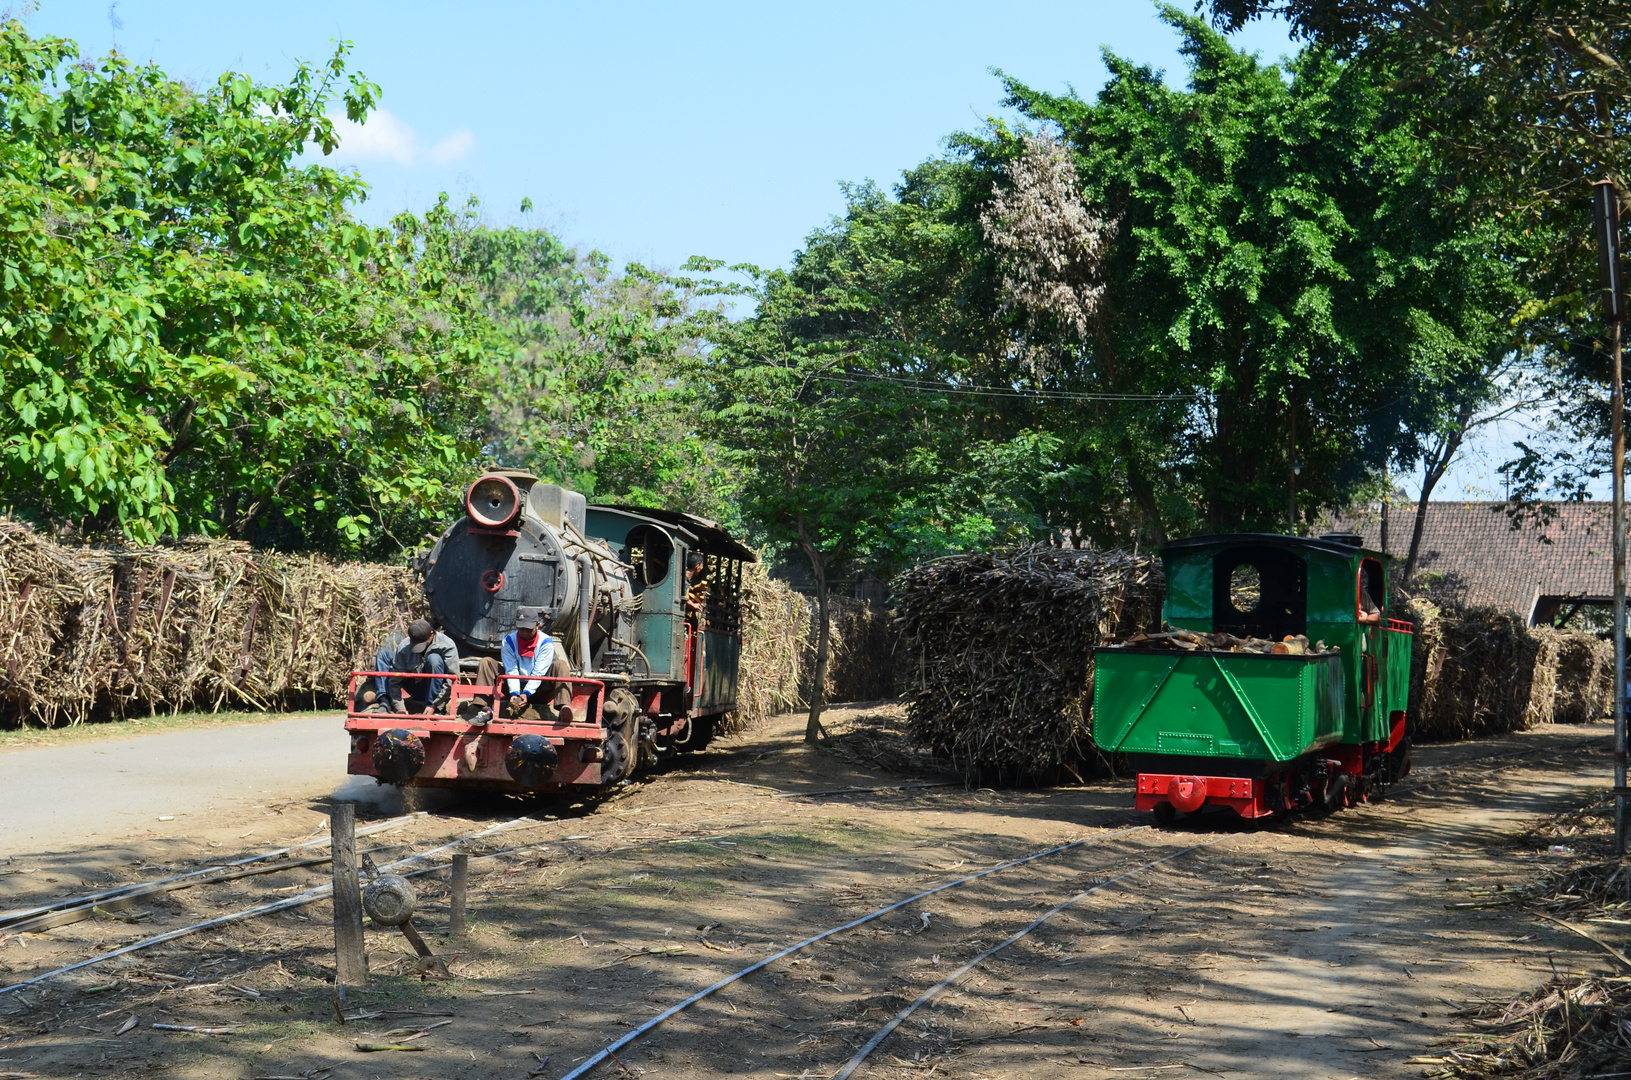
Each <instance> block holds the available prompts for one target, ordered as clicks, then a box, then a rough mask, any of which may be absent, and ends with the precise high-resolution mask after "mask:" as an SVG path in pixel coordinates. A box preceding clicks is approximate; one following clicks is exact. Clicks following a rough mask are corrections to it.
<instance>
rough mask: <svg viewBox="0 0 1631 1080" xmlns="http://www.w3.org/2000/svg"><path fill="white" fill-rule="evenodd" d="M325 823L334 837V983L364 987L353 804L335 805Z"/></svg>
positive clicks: (365, 973)
mask: <svg viewBox="0 0 1631 1080" xmlns="http://www.w3.org/2000/svg"><path fill="white" fill-rule="evenodd" d="M328 823H329V834H330V836H331V837H332V838H333V839H332V848H331V850H330V854H331V855H332V856H333V864H332V865H333V868H334V981H335V982H336V983H337V984H339V985H340V986H367V985H368V954H367V952H365V951H364V949H363V938H362V889H361V887H360V886H359V885H358V884H357V807H356V804H355V803H339V804H337V805H336V806H335V807H334V812H333V814H331V815H330V817H329V819H328Z"/></svg>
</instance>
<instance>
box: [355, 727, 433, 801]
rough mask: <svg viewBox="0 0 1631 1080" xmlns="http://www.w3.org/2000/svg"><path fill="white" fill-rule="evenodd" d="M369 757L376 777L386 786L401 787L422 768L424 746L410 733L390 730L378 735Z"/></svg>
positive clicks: (417, 737) (397, 729) (398, 729)
mask: <svg viewBox="0 0 1631 1080" xmlns="http://www.w3.org/2000/svg"><path fill="white" fill-rule="evenodd" d="M369 757H370V758H372V759H373V762H374V774H375V775H376V776H378V777H379V778H380V779H381V780H383V781H385V782H386V783H387V784H395V785H396V786H398V787H401V786H402V785H403V784H406V783H407V782H408V781H409V780H412V779H413V778H414V776H416V775H417V774H418V772H419V770H420V769H421V768H423V767H424V765H425V744H424V743H422V742H420V741H419V736H417V735H415V734H414V733H413V732H411V731H404V730H403V729H401V728H392V729H391V730H390V731H382V732H380V733H379V736H378V737H377V738H376V739H375V740H374V748H373V749H372V750H370V751H369Z"/></svg>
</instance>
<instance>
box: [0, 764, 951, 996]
mask: <svg viewBox="0 0 1631 1080" xmlns="http://www.w3.org/2000/svg"><path fill="white" fill-rule="evenodd" d="M949 786H954V785H952V784H950V783H946V782H931V783H922V784H889V785H884V786H880V787H867V788H834V789H830V790H825V791H807V792H806V791H780V790H776V789H770V790H767V791H765V792H763V793H761V794H755V795H739V796H733V797H731V798H727V799H705V800H697V801H692V802H683V803H659V804H656V805H653V806H643V807H630V808H627V809H619V808H615V807H614V808H609V809H608V810H606V811H605V812H606V813H612V814H619V815H623V816H633V815H638V814H650V813H657V812H660V811H671V810H679V809H694V808H698V807H705V806H720V805H728V804H734V803H744V802H759V801H763V800H766V799H798V798H833V797H840V796H845V795H866V794H872V795H876V794H902V795H903V794H906V793H908V792H911V791H917V790H923V789H927V788H935V787H949ZM422 816H424V815H423V813H416V814H409V815H404V816H402V817H398V818H391V819H388V820H386V821H381V822H375V823H374V824H372V825H368V826H365V827H364V828H362V829H358V830H357V832H358V835H364V834H365V833H366V834H368V835H374V834H377V833H380V832H385V831H388V830H390V829H393V828H399V827H401V826H403V825H405V824H407V823H408V822H410V821H412V820H414V819H415V818H418V817H422ZM587 816H588V815H571V816H567V815H561V816H553V817H535V816H532V815H523V816H521V817H517V818H512V819H511V820H509V821H504V822H500V823H498V824H496V825H492V826H489V827H488V828H485V829H481V830H478V831H477V832H474V833H470V834H467V835H464V836H460V837H456V838H454V839H452V840H449V841H446V842H444V843H442V844H440V845H439V846H437V847H433V848H431V849H430V850H429V851H424V852H420V853H418V854H415V855H410V856H408V857H406V858H403V859H398V860H395V861H393V862H390V863H387V864H385V865H383V866H380V867H377V869H378V871H379V872H380V873H396V874H400V875H401V876H403V877H419V876H422V875H425V874H432V873H436V872H438V871H441V870H444V869H446V868H447V864H445V863H440V862H438V863H435V864H432V865H426V863H427V862H429V861H430V860H432V859H433V858H434V857H435V856H437V855H442V854H447V855H449V856H451V855H452V854H453V853H454V852H455V851H456V850H457V849H459V848H463V847H467V846H469V845H471V844H473V843H475V842H477V841H480V840H484V839H486V838H488V837H490V836H493V835H496V834H498V833H501V832H507V831H509V830H511V829H517V828H526V827H529V826H534V827H536V826H548V825H560V824H566V823H573V822H579V821H582V820H583V818H584V817H587ZM744 824H753V822H752V821H749V822H746V823H744ZM623 835H624V834H619V833H615V832H603V833H599V834H597V835H596V837H595V838H596V839H601V838H605V839H613V840H615V839H620V838H622V836H623ZM329 842H330V840H329V838H328V837H322V838H319V839H315V840H311V841H306V842H303V843H301V844H296V845H292V846H289V847H284V848H279V849H277V850H275V851H271V852H267V853H264V854H262V855H255V856H246V857H243V858H240V859H235V860H231V861H229V862H226V863H222V864H218V865H216V866H212V867H205V868H203V869H200V870H197V871H191V872H189V873H187V874H180V875H175V876H173V877H169V878H159V879H156V880H154V881H148V882H137V883H133V884H131V885H127V886H122V887H121V888H119V889H111V890H105V891H103V892H100V893H95V894H91V895H88V896H74V897H66V898H63V899H62V900H59V901H56V902H54V903H51V904H46V905H43V906H39V907H33V908H27V909H24V910H22V911H19V912H12V913H10V914H9V915H7V916H6V917H5V919H6V920H7V921H3V922H0V931H10V933H12V934H17V933H25V932H32V930H34V929H48V928H50V927H52V926H59V925H65V924H67V923H71V922H76V921H79V920H81V919H84V918H88V917H90V916H91V915H93V914H95V909H96V908H97V907H100V906H101V905H103V904H108V903H122V902H125V901H129V900H134V899H139V898H142V897H147V896H154V895H158V894H160V893H164V892H172V891H176V890H179V889H186V888H193V887H196V886H201V885H214V884H223V883H226V882H229V881H236V880H239V879H241V878H244V877H247V876H250V875H251V874H269V873H276V872H279V871H286V870H296V869H302V868H307V867H311V866H315V865H320V864H324V863H327V862H329V858H328V857H327V856H324V857H322V858H313V859H301V860H296V861H292V862H282V863H276V864H272V865H269V866H262V867H252V868H249V869H248V870H247V871H246V869H245V867H248V865H249V864H252V863H256V862H258V861H261V860H265V859H272V858H277V857H279V856H282V855H286V854H289V853H292V852H294V851H298V850H303V849H305V848H309V847H316V846H320V845H326V844H328V843H329ZM550 842H553V841H551V840H539V841H533V842H531V843H527V844H520V845H516V846H513V847H507V848H501V849H499V850H497V851H489V852H484V853H482V854H479V855H477V856H475V858H478V859H487V858H494V857H496V856H499V855H503V854H508V853H512V852H515V851H520V850H524V849H526V848H532V847H537V846H539V845H540V844H544V843H550ZM665 842H666V841H665ZM372 850H374V851H379V850H386V849H382V848H375V849H372ZM333 891H334V890H333V886H332V885H318V886H315V887H313V888H311V889H308V890H306V891H304V892H301V893H298V894H297V895H295V896H290V897H286V898H284V899H282V900H276V901H272V902H270V903H265V904H258V905H255V906H253V907H249V908H246V909H244V910H241V911H235V912H231V913H230V914H227V915H222V916H218V917H216V918H214V919H206V920H204V921H202V922H197V923H193V924H191V925H188V926H182V927H178V928H176V929H174V930H170V931H166V932H165V933H161V934H156V935H153V936H151V937H148V938H144V939H142V940H140V941H136V942H132V943H130V944H128V945H124V946H121V947H119V948H117V949H112V950H110V951H108V952H105V953H99V954H97V955H95V956H92V957H89V958H87V959H85V960H81V961H79V962H77V963H73V964H67V965H64V966H62V967H59V968H55V969H53V970H51V971H47V972H44V973H43V974H40V975H36V976H33V977H32V978H29V979H25V980H23V981H21V982H18V983H14V984H12V985H9V986H0V996H3V995H6V994H12V993H16V992H18V991H20V990H24V989H26V988H28V987H30V986H34V985H37V984H39V983H43V982H45V981H47V980H49V979H54V978H56V977H58V976H60V975H66V974H69V973H71V972H74V971H79V970H82V969H84V968H87V967H92V966H94V965H96V964H100V963H104V962H106V961H108V960H112V959H115V958H117V957H120V956H125V955H128V954H130V953H133V952H137V951H140V950H143V949H149V948H152V947H154V946H156V945H162V944H165V943H167V942H170V941H174V940H176V939H178V938H182V937H187V936H190V935H192V934H197V933H202V932H203V931H205V930H213V929H215V928H217V927H221V926H226V925H229V924H231V923H236V922H242V921H244V920H246V919H252V918H257V917H260V916H263V915H273V914H276V913H278V912H280V911H288V910H291V909H293V908H297V907H304V906H306V905H308V904H313V903H316V902H318V901H320V900H324V899H327V898H328V897H329V896H330V895H331V894H332V893H333ZM5 936H6V935H5V934H4V933H0V940H3V939H4V937H5Z"/></svg>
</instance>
